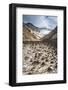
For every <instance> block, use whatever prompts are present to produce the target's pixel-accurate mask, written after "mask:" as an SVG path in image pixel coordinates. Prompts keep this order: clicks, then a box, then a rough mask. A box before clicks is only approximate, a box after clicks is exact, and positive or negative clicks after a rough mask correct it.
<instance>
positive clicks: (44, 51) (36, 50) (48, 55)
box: [23, 42, 57, 75]
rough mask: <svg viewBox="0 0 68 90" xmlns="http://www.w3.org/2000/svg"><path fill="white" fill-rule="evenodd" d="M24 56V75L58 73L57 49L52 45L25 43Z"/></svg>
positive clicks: (46, 43)
mask: <svg viewBox="0 0 68 90" xmlns="http://www.w3.org/2000/svg"><path fill="white" fill-rule="evenodd" d="M23 54H24V55H23V56H24V61H23V74H25V75H30V74H42V73H57V49H56V47H54V46H53V45H51V43H48V42H43V43H42V42H26V43H23Z"/></svg>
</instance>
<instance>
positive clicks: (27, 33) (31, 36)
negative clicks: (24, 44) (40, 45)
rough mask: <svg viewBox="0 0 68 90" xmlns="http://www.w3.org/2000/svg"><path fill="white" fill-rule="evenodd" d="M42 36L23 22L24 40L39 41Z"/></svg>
mask: <svg viewBox="0 0 68 90" xmlns="http://www.w3.org/2000/svg"><path fill="white" fill-rule="evenodd" d="M39 39H40V37H39V36H38V35H37V34H36V33H33V30H32V29H31V28H30V27H28V26H27V25H25V24H23V41H38V40H39Z"/></svg>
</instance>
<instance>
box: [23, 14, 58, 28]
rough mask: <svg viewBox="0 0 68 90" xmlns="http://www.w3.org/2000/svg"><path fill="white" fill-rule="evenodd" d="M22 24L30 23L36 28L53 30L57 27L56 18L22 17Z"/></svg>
mask: <svg viewBox="0 0 68 90" xmlns="http://www.w3.org/2000/svg"><path fill="white" fill-rule="evenodd" d="M23 22H24V23H32V24H33V25H35V26H37V27H40V28H41V27H46V28H48V29H51V30H52V29H54V28H55V27H56V26H57V16H43V15H23Z"/></svg>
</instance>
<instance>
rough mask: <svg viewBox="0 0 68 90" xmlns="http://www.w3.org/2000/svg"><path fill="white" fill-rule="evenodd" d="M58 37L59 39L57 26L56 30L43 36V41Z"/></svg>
mask: <svg viewBox="0 0 68 90" xmlns="http://www.w3.org/2000/svg"><path fill="white" fill-rule="evenodd" d="M56 39H57V27H56V28H55V29H54V30H52V31H51V32H50V33H49V34H47V35H45V36H44V37H42V38H41V40H42V41H45V40H56Z"/></svg>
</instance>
